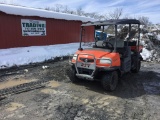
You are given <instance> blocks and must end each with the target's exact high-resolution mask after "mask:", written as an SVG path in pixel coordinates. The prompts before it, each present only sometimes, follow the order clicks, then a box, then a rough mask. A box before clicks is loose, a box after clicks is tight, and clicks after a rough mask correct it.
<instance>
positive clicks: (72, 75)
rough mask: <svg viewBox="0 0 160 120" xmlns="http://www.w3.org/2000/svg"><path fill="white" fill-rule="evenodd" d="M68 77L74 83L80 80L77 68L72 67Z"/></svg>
mask: <svg viewBox="0 0 160 120" xmlns="http://www.w3.org/2000/svg"><path fill="white" fill-rule="evenodd" d="M68 77H69V79H70V81H71V82H72V83H77V82H79V78H78V77H77V76H76V70H75V69H73V68H70V69H69V71H68Z"/></svg>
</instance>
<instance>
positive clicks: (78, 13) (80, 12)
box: [77, 7, 84, 16]
mask: <svg viewBox="0 0 160 120" xmlns="http://www.w3.org/2000/svg"><path fill="white" fill-rule="evenodd" d="M83 14H84V11H83V10H82V8H81V7H80V8H78V9H77V15H79V16H82V15H83Z"/></svg>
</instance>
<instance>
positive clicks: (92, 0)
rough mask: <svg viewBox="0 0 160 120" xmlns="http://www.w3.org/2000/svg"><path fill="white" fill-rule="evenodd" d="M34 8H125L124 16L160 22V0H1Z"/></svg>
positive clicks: (99, 11) (88, 9) (97, 10)
mask: <svg viewBox="0 0 160 120" xmlns="http://www.w3.org/2000/svg"><path fill="white" fill-rule="evenodd" d="M0 2H1V3H2V2H3V3H4V2H5V3H9V4H12V3H14V4H18V5H23V6H28V7H34V8H45V7H53V6H55V5H56V4H62V5H67V6H68V7H69V8H70V9H73V10H75V9H76V8H80V7H81V8H82V9H83V10H84V11H86V12H97V13H99V14H105V13H108V12H110V11H112V10H114V9H115V8H123V15H124V16H126V15H127V16H131V17H134V16H136V17H137V16H146V17H149V20H150V21H151V22H152V23H160V0H0Z"/></svg>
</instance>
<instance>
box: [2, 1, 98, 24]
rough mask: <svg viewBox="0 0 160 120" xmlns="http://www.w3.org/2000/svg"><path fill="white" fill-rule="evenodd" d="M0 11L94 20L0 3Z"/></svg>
mask: <svg viewBox="0 0 160 120" xmlns="http://www.w3.org/2000/svg"><path fill="white" fill-rule="evenodd" d="M0 11H2V12H4V13H7V14H12V15H21V16H39V17H44V18H55V19H64V20H78V21H82V22H88V21H91V22H92V21H95V19H92V18H87V17H82V16H78V15H71V14H66V13H58V12H53V11H48V10H43V9H35V8H27V7H22V6H13V5H6V4H0Z"/></svg>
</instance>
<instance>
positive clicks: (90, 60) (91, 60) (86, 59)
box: [80, 58, 94, 62]
mask: <svg viewBox="0 0 160 120" xmlns="http://www.w3.org/2000/svg"><path fill="white" fill-rule="evenodd" d="M80 60H81V61H83V62H94V59H89V58H80Z"/></svg>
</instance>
